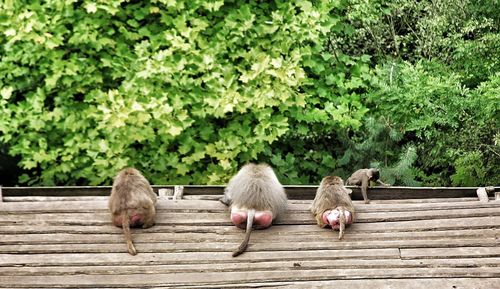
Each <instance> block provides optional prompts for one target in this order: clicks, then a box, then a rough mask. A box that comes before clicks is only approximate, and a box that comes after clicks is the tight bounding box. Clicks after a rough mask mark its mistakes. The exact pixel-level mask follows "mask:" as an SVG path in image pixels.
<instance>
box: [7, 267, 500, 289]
mask: <svg viewBox="0 0 500 289" xmlns="http://www.w3.org/2000/svg"><path fill="white" fill-rule="evenodd" d="M498 276H500V267H489V268H413V269H412V270H408V269H406V268H405V269H399V268H395V269H317V270H300V269H297V270H293V271H290V270H283V271H279V270H276V271H250V272H225V273H224V274H220V273H218V272H216V273H164V274H130V275H126V274H125V275H124V274H121V275H118V274H117V275H84V274H77V275H73V276H52V275H44V276H0V283H1V284H2V285H3V286H5V285H7V286H12V287H13V288H19V287H26V286H40V287H48V286H54V284H57V285H56V286H60V287H89V286H92V287H105V286H127V287H133V286H150V285H162V286H165V285H185V286H189V285H195V284H198V285H204V284H213V285H218V284H233V283H242V282H252V281H254V280H259V281H260V282H273V281H317V280H331V279H336V280H346V279H379V278H454V277H485V278H495V277H498Z"/></svg>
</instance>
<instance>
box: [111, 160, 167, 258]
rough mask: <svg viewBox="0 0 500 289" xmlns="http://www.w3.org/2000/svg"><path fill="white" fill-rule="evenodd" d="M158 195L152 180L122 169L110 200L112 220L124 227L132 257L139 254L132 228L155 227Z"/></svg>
mask: <svg viewBox="0 0 500 289" xmlns="http://www.w3.org/2000/svg"><path fill="white" fill-rule="evenodd" d="M156 199H157V198H156V194H155V193H154V192H153V188H152V187H151V185H150V184H149V182H148V180H147V179H146V178H145V177H144V176H143V175H142V174H141V173H140V172H139V171H138V170H136V169H134V168H126V169H123V170H121V171H120V172H119V173H118V175H117V176H116V177H115V179H114V181H113V187H112V189H111V196H110V197H109V203H108V207H109V211H110V213H111V221H112V222H113V224H114V225H115V226H117V227H122V229H123V234H124V236H125V241H126V244H127V250H128V252H129V253H130V254H131V255H136V254H137V251H136V249H135V247H134V244H133V243H132V235H131V234H130V227H142V228H149V227H151V226H153V225H154V224H155V217H156V210H155V204H156Z"/></svg>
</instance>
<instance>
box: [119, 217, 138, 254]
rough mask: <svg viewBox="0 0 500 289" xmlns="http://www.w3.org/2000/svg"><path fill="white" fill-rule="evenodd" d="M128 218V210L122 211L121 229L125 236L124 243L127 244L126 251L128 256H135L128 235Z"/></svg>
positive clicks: (130, 238) (130, 236)
mask: <svg viewBox="0 0 500 289" xmlns="http://www.w3.org/2000/svg"><path fill="white" fill-rule="evenodd" d="M129 220H130V216H129V214H128V210H127V209H125V210H123V213H122V229H123V235H124V236H125V242H127V250H128V252H129V253H130V255H137V251H136V250H135V247H134V243H132V234H131V233H130V222H129Z"/></svg>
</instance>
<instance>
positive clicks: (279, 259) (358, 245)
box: [0, 186, 500, 289]
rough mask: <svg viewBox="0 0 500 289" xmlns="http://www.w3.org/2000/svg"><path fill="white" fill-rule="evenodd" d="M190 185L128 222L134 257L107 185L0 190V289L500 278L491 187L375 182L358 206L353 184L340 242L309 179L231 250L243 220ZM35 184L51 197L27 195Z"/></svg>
mask: <svg viewBox="0 0 500 289" xmlns="http://www.w3.org/2000/svg"><path fill="white" fill-rule="evenodd" d="M158 189H160V188H159V187H156V188H155V190H158ZM195 189H196V190H200V193H196V194H195V193H192V192H191V193H190V192H189V190H188V189H186V192H185V194H184V197H183V198H182V199H179V200H171V199H168V198H167V197H166V196H163V194H161V197H160V198H159V201H158V204H157V212H158V215H157V223H156V225H155V226H154V227H152V228H149V229H134V230H133V231H132V232H133V238H134V243H135V246H136V249H137V251H138V252H139V253H138V255H136V256H131V255H129V254H128V253H127V252H126V246H125V243H124V241H123V236H122V231H121V229H119V228H116V227H114V226H112V224H111V223H110V221H109V214H108V212H107V197H103V196H102V195H104V194H103V193H101V192H106V194H109V188H107V187H106V188H96V187H86V188H31V189H30V188H3V202H0V288H60V287H61V288H73V287H75V288H76V287H78V288H129V287H132V288H137V287H140V288H167V287H189V288H193V287H200V288H221V287H231V288H234V287H271V288H276V287H282V286H283V287H293V288H311V287H316V288H317V287H324V288H334V287H337V286H342V287H345V288H350V289H351V288H370V289H372V288H389V287H390V288H425V287H428V288H432V289H434V288H488V289H489V288H500V246H499V245H500V200H495V199H494V196H493V194H491V193H490V197H489V201H488V199H486V200H484V199H483V200H482V201H479V199H478V197H477V195H476V196H474V194H476V191H475V188H474V189H473V188H467V189H463V188H462V189H458V188H455V191H454V192H452V189H448V188H434V189H432V188H427V189H414V190H410V189H408V188H397V187H395V188H389V189H381V188H380V189H377V190H379V193H376V192H377V191H374V192H372V194H371V192H369V196H370V198H371V199H372V203H370V204H364V203H362V202H361V201H358V199H359V198H360V196H359V192H358V191H355V194H354V199H355V202H354V203H355V207H356V210H357V212H358V219H357V220H356V223H354V224H353V225H352V226H350V227H348V228H347V231H346V234H345V236H344V238H343V239H342V240H338V233H337V232H334V231H332V230H330V229H322V228H319V227H318V226H316V225H315V223H314V220H313V218H312V216H311V215H310V213H309V211H308V206H309V205H310V203H311V200H312V197H311V195H313V194H314V189H315V188H314V187H308V186H302V187H289V188H287V191H289V192H292V193H291V195H292V196H293V199H292V200H290V201H289V209H288V212H287V213H286V214H285V215H284V216H283V217H282V218H281V219H280V220H278V221H277V222H276V224H275V225H274V226H273V227H271V228H269V229H267V230H258V231H254V232H253V233H252V237H251V239H250V245H249V247H248V250H247V252H246V253H244V254H243V255H241V256H239V257H236V258H233V257H231V252H232V250H233V249H235V248H236V247H237V246H238V244H239V243H240V242H241V240H242V238H243V230H240V229H238V228H236V227H235V226H233V225H232V224H231V223H230V220H229V213H228V210H227V208H226V207H225V206H224V205H222V204H221V203H219V202H218V201H216V200H215V199H216V198H217V196H218V195H220V194H221V193H222V190H221V188H220V187H209V188H208V190H205V191H203V188H202V187H199V188H195ZM496 189H497V190H498V188H496ZM64 190H66V191H65V193H62V192H63V191H64ZM210 190H213V191H214V192H213V193H212V191H210ZM405 190H406V191H405ZM460 190H461V191H462V193H458V192H459V191H460ZM41 191H44V192H45V195H46V196H52V197H26V195H28V194H29V193H34V192H38V193H34V194H35V195H38V196H43V195H44V194H42V193H41ZM21 192H23V193H21ZM71 192H74V193H76V192H86V194H83V195H87V196H84V197H75V196H69V195H70V194H71ZM207 192H208V193H207ZM419 192H420V193H419ZM432 192H434V196H435V197H433V198H427V196H429V194H431V193H432ZM471 192H472V193H471ZM205 193H206V194H205ZM80 195H82V194H80ZM96 195H101V196H96ZM450 195H452V196H453V197H450ZM377 196H378V197H380V198H378V199H377ZM384 196H385V197H384ZM401 196H412V197H415V196H417V197H418V196H425V197H426V198H401ZM0 197H1V195H0ZM389 197H392V199H389Z"/></svg>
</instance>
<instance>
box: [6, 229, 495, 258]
mask: <svg viewBox="0 0 500 289" xmlns="http://www.w3.org/2000/svg"><path fill="white" fill-rule="evenodd" d="M337 236H338V235H337V234H334V233H333V232H332V234H331V236H330V239H329V240H323V241H309V240H306V241H302V240H300V239H297V240H289V241H284V240H276V241H273V242H269V241H267V242H263V241H262V240H254V239H252V240H251V242H250V244H249V246H248V248H247V252H262V251H280V250H286V251H312V250H345V249H348V250H351V249H386V248H401V249H403V248H456V247H491V246H500V240H498V239H496V238H463V239H452V240H446V242H443V240H412V241H411V242H409V241H408V240H384V241H369V240H368V241H351V240H349V239H348V238H346V239H345V240H344V239H343V240H338V239H337V238H336V237H337ZM103 237H108V236H103ZM143 237H144V238H141V239H142V242H139V241H138V240H137V239H139V238H135V236H134V241H135V247H136V249H137V251H138V252H139V253H171V252H176V253H178V252H231V251H232V250H234V249H236V248H237V247H238V245H239V244H240V243H241V239H242V238H243V236H240V238H239V240H220V241H217V242H208V241H205V242H201V241H200V240H194V241H193V240H191V241H184V242H177V243H170V242H165V240H161V242H153V241H151V240H149V238H147V237H149V236H148V235H143ZM55 238H57V236H56V237H55ZM87 239H88V238H85V240H86V241H87V242H85V241H84V240H76V239H71V240H58V239H55V240H54V239H53V238H50V239H48V240H47V241H46V242H43V243H42V242H41V241H34V240H31V239H26V240H24V241H20V242H17V244H12V245H2V246H1V247H0V253H11V254H51V253H120V252H125V243H124V241H123V237H122V236H117V235H116V236H110V238H109V239H108V242H106V240H105V238H101V240H96V241H93V240H87ZM145 239H146V240H148V241H147V243H146V242H145ZM37 240H39V239H37Z"/></svg>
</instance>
